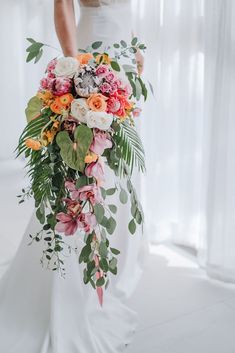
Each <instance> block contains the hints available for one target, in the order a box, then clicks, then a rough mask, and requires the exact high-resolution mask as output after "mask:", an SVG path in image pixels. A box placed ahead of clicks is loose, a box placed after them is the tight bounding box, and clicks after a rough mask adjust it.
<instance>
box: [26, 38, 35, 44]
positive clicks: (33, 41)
mask: <svg viewBox="0 0 235 353" xmlns="http://www.w3.org/2000/svg"><path fill="white" fill-rule="evenodd" d="M26 39H27V40H28V41H29V42H30V43H36V40H34V39H33V38H26Z"/></svg>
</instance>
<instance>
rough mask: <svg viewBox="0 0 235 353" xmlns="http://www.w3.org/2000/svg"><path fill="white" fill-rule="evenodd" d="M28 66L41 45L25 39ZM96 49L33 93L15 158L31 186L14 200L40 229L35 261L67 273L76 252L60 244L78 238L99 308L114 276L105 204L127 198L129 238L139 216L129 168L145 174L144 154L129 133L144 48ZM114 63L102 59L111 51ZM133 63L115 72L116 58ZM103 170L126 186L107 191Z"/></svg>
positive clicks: (69, 61)
mask: <svg viewBox="0 0 235 353" xmlns="http://www.w3.org/2000/svg"><path fill="white" fill-rule="evenodd" d="M28 40H29V42H30V46H29V47H28V48H27V52H28V57H27V61H30V60H33V59H34V60H35V62H37V61H38V60H39V59H40V57H41V56H42V53H43V47H44V46H45V44H43V43H39V42H36V41H35V40H33V39H31V38H28ZM101 46H102V42H94V43H92V45H91V46H90V47H88V48H86V50H79V54H78V56H77V57H76V58H73V57H58V58H55V59H53V60H52V61H51V62H50V63H49V64H48V66H47V69H46V73H45V77H44V78H43V79H42V80H41V82H40V87H39V90H38V92H37V94H36V95H35V96H34V97H32V98H31V99H30V101H29V102H28V106H27V108H26V117H27V122H28V123H27V126H26V127H25V129H24V131H23V133H22V134H21V136H20V138H19V145H18V156H19V155H21V154H22V153H24V154H25V157H26V158H27V168H28V175H29V177H30V181H31V183H30V184H31V185H30V187H29V188H28V189H26V190H25V189H24V190H23V191H22V195H19V197H20V198H21V199H20V202H23V201H24V200H25V199H26V198H27V197H31V196H33V197H34V199H35V206H36V216H37V218H38V220H39V221H40V223H41V224H42V229H41V231H40V232H39V233H37V234H30V237H31V242H30V243H32V242H34V241H36V242H39V241H43V242H44V248H43V253H42V258H41V262H42V264H46V266H47V268H49V269H52V270H53V271H59V272H60V274H61V275H62V276H64V274H65V266H64V256H67V254H68V253H71V251H73V250H74V251H76V250H77V249H76V248H75V249H73V248H72V247H71V246H70V245H69V244H67V243H66V237H68V236H74V235H75V234H76V236H78V237H83V240H84V246H83V248H82V250H81V251H80V253H79V254H78V256H79V263H83V264H84V283H85V284H87V283H90V284H91V285H92V286H93V287H94V289H96V290H97V292H98V296H99V300H100V303H102V296H103V287H104V286H105V288H106V287H107V285H108V281H109V280H108V274H109V272H111V273H112V274H116V273H117V255H118V254H119V253H120V252H119V250H118V249H115V248H112V247H111V245H110V241H109V239H108V235H111V234H112V233H114V231H115V227H116V220H115V214H116V212H117V206H116V205H115V204H110V203H109V202H108V198H109V196H110V195H113V194H114V193H116V192H118V193H119V199H120V201H121V203H123V204H124V203H127V201H128V197H129V198H130V205H131V215H132V218H131V219H130V222H129V224H128V228H129V231H130V233H131V234H134V233H135V230H136V226H137V225H141V224H142V223H143V219H144V217H143V212H142V208H141V205H140V203H139V201H138V199H137V195H136V192H135V189H134V187H133V185H132V182H131V175H132V172H133V169H134V167H137V168H138V171H141V172H143V171H144V170H145V162H144V150H143V146H142V143H141V140H140V138H139V136H138V134H137V132H136V129H135V127H134V125H135V119H136V117H137V116H138V115H139V112H140V109H139V108H138V107H137V105H136V102H137V101H138V100H140V98H141V96H143V97H144V99H146V97H147V89H146V85H145V83H144V82H143V80H142V79H141V77H139V75H138V73H137V70H136V65H135V53H136V52H137V51H138V50H145V45H144V44H141V43H139V41H138V39H137V38H133V40H132V42H131V44H130V45H128V44H127V43H126V42H124V41H121V42H120V43H115V44H113V47H112V48H111V47H109V48H107V50H106V51H105V52H103V51H100V52H99V51H98V49H99V48H100V47H101ZM111 49H112V53H113V56H112V57H111V55H110V54H109V53H108V52H109V50H110V51H111ZM121 57H125V58H127V59H128V60H131V63H130V64H128V65H127V64H126V65H121V64H120V59H121ZM105 164H106V165H107V166H108V167H109V168H111V169H112V170H113V172H114V173H115V174H116V175H117V176H118V177H120V178H124V179H125V180H126V181H125V185H126V187H124V186H123V185H124V183H122V184H121V183H116V184H115V185H114V186H113V187H112V188H108V189H106V188H105Z"/></svg>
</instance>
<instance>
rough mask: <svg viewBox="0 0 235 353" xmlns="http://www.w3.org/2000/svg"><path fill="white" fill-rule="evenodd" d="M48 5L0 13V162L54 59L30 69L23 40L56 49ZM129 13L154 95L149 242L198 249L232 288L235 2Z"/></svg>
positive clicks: (147, 7) (40, 1)
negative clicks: (142, 44)
mask: <svg viewBox="0 0 235 353" xmlns="http://www.w3.org/2000/svg"><path fill="white" fill-rule="evenodd" d="M52 6H53V2H52V1H51V0H35V1H30V0H22V1H16V0H15V1H14V0H10V1H5V2H4V3H3V4H1V13H0V20H1V21H0V23H1V31H0V36H1V38H0V39H1V43H2V55H1V62H2V65H0V75H1V76H0V77H1V80H2V82H1V113H2V121H4V119H5V121H7V133H6V131H4V130H2V134H1V135H2V136H1V139H0V159H7V158H12V150H13V148H14V146H15V145H16V141H17V136H18V135H19V131H20V130H21V128H22V127H23V125H24V116H23V109H24V106H25V103H26V101H27V99H28V98H29V97H30V96H31V95H33V94H34V92H35V90H36V89H37V85H38V81H39V79H40V77H41V76H42V72H43V68H44V67H45V64H46V62H47V61H48V60H49V58H51V57H52V56H53V55H54V53H53V51H51V50H48V51H47V52H46V55H45V56H44V59H43V60H42V62H41V63H40V64H38V65H37V66H34V65H33V64H28V65H27V67H26V64H25V62H24V61H25V54H24V50H25V46H26V42H25V40H24V38H25V37H27V36H30V37H33V38H35V39H37V40H41V41H43V42H47V43H49V44H52V45H55V46H58V43H57V40H56V37H55V33H54V28H53V16H52ZM133 14H134V18H135V31H136V32H137V33H138V34H139V35H140V36H141V37H142V38H143V39H144V40H145V41H146V43H147V45H148V53H147V56H146V65H145V66H146V70H145V77H146V78H147V79H149V78H151V79H150V80H151V82H152V84H153V86H154V88H155V95H156V98H155V99H154V98H152V97H151V98H150V99H149V102H148V104H147V105H146V106H145V107H144V114H143V116H142V121H141V131H142V136H143V138H144V141H145V148H146V155H147V166H148V173H147V176H146V178H145V179H144V180H143V185H142V188H143V191H144V192H143V202H144V206H145V212H146V229H147V233H148V234H149V235H150V237H151V239H152V240H153V241H154V242H160V241H165V240H171V241H173V242H174V243H177V244H181V245H186V246H190V247H192V248H194V249H195V250H196V251H197V252H198V255H199V261H200V262H201V264H202V265H203V266H205V268H206V270H207V272H208V274H209V275H211V276H214V277H217V278H220V279H222V280H227V281H235V255H234V254H235V139H234V136H233V135H234V131H235V119H234V115H235V102H234V99H233V94H234V89H235V69H234V62H235V61H234V59H235V28H234V23H235V2H234V1H233V0H133ZM4 126H5V123H4ZM2 129H3V128H2Z"/></svg>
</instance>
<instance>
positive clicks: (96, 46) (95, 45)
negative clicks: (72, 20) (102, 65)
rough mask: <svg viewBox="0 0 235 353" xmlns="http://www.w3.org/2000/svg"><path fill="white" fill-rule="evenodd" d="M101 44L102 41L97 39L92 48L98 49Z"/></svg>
mask: <svg viewBox="0 0 235 353" xmlns="http://www.w3.org/2000/svg"><path fill="white" fill-rule="evenodd" d="M101 45H102V42H100V41H97V42H94V43H92V45H91V47H92V49H98V48H100V47H101Z"/></svg>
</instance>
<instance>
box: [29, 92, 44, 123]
mask: <svg viewBox="0 0 235 353" xmlns="http://www.w3.org/2000/svg"><path fill="white" fill-rule="evenodd" d="M41 109H42V101H41V99H39V98H38V97H37V96H34V97H32V98H31V99H30V100H29V101H28V105H27V107H26V109H25V114H26V118H27V122H28V123H29V122H30V121H31V120H33V119H35V118H36V117H38V116H39V115H40V113H41Z"/></svg>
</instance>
